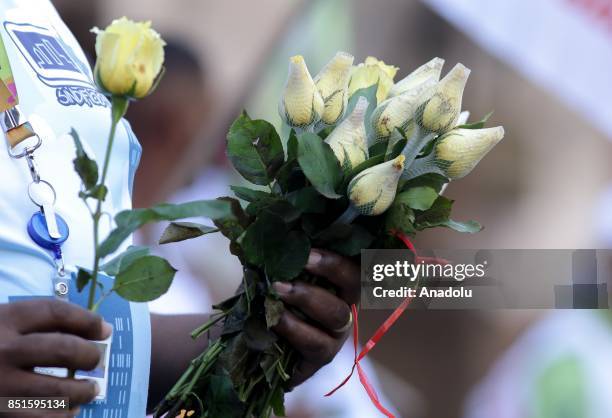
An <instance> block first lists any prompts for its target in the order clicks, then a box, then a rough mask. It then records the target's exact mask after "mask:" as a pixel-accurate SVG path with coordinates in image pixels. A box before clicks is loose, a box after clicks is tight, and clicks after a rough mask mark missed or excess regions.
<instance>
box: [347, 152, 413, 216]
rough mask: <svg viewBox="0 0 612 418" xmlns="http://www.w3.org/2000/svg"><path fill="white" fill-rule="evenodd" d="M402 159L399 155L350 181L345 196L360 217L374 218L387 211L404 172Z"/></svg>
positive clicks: (366, 170) (364, 171)
mask: <svg viewBox="0 0 612 418" xmlns="http://www.w3.org/2000/svg"><path fill="white" fill-rule="evenodd" d="M404 159H405V157H404V156H403V155H399V156H398V157H397V158H395V159H393V160H390V161H387V162H386V163H382V164H378V165H375V166H374V167H370V168H368V169H365V170H363V171H362V172H361V173H359V174H357V175H356V176H355V178H353V180H351V182H350V183H349V185H348V188H347V194H348V197H349V200H350V201H351V203H352V205H353V207H354V208H355V209H356V210H357V211H358V212H359V213H360V214H361V215H367V216H376V215H380V214H381V213H383V212H385V211H386V210H387V209H389V206H391V204H392V203H393V200H394V199H395V194H396V193H397V184H398V182H399V179H400V176H401V175H402V172H403V171H404Z"/></svg>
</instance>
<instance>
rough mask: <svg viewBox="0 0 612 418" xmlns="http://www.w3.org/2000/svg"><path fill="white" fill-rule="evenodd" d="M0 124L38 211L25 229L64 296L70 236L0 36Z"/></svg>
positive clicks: (61, 294) (55, 289) (37, 137)
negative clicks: (48, 256) (49, 262)
mask: <svg viewBox="0 0 612 418" xmlns="http://www.w3.org/2000/svg"><path fill="white" fill-rule="evenodd" d="M0 110H1V111H2V114H1V117H0V126H1V127H2V130H3V131H4V135H5V138H6V140H7V146H8V153H9V155H10V156H11V158H14V159H25V161H26V163H27V165H28V170H29V172H30V176H31V177H32V181H31V182H30V183H29V184H28V187H27V193H28V196H29V198H30V200H31V201H32V203H33V204H34V205H36V206H37V207H38V210H37V211H36V212H35V213H34V214H33V215H32V217H31V218H30V221H29V222H28V225H27V231H28V235H29V236H30V238H32V241H34V242H35V243H36V244H37V245H38V246H39V247H41V248H44V249H46V250H48V251H50V252H51V253H52V256H53V260H54V263H55V266H56V275H55V277H54V279H53V290H54V293H55V295H56V296H57V297H59V298H62V299H67V297H68V282H67V279H66V271H65V268H64V257H63V255H62V244H63V243H64V242H66V240H67V239H68V236H69V235H70V229H69V228H68V224H67V223H66V221H65V220H64V218H62V217H61V216H60V215H59V214H58V213H56V212H55V202H56V200H57V194H56V192H55V188H54V187H53V185H52V184H51V183H50V182H48V181H47V180H44V179H42V178H41V175H40V172H39V171H38V165H37V164H36V159H35V152H36V150H38V149H39V148H40V146H41V145H42V138H41V137H40V136H38V134H36V132H34V129H33V128H32V125H31V124H30V123H29V122H28V121H27V120H26V119H25V118H24V117H23V116H22V115H21V113H20V112H19V96H18V95H17V86H16V84H15V82H14V79H13V73H12V70H11V66H10V62H9V58H8V54H7V52H6V49H5V47H4V42H3V41H2V37H1V36H0Z"/></svg>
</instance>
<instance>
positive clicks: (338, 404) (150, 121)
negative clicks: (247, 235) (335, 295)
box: [128, 40, 389, 418]
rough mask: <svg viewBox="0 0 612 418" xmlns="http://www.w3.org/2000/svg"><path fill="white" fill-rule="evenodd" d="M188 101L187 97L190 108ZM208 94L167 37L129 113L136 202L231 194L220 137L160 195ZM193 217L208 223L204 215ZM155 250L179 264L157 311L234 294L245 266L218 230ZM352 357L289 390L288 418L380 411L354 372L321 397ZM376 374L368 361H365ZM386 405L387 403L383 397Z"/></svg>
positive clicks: (154, 235) (188, 309)
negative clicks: (208, 155)
mask: <svg viewBox="0 0 612 418" xmlns="http://www.w3.org/2000/svg"><path fill="white" fill-rule="evenodd" d="M185 103H189V105H188V106H186V105H185ZM210 103H214V99H213V95H212V93H211V92H210V90H209V89H207V88H206V70H205V68H203V66H202V65H201V64H200V63H199V61H198V59H197V57H196V55H195V54H194V53H193V52H192V50H190V49H189V47H188V46H186V45H185V44H184V43H181V42H179V41H176V40H175V41H173V40H168V41H167V46H166V74H165V77H164V79H163V80H162V82H161V83H160V85H159V88H158V90H157V91H156V92H155V93H154V94H153V95H152V96H151V97H150V98H149V99H148V100H146V101H143V102H142V103H141V106H134V107H133V109H131V111H130V113H129V114H128V117H129V118H130V120H131V123H132V126H133V128H134V131H135V132H136V133H137V134H138V136H139V139H140V141H141V142H142V144H143V148H144V149H145V150H147V151H146V152H145V153H144V155H143V159H142V161H141V164H140V170H139V172H138V174H137V179H136V185H135V189H134V190H135V202H136V204H137V205H149V204H151V203H154V202H159V201H170V202H185V201H190V200H198V199H214V198H216V197H218V196H223V195H228V194H229V191H230V190H229V185H230V184H232V182H235V183H238V182H239V181H240V180H239V179H237V178H235V177H234V176H233V175H232V173H231V171H230V170H229V168H228V166H227V164H226V159H225V156H224V155H223V153H222V149H223V148H222V147H221V145H223V144H222V143H219V141H214V142H213V141H211V144H210V146H214V147H219V152H214V153H213V155H214V158H213V161H211V163H210V164H209V165H208V166H206V167H199V170H200V171H199V172H197V173H194V174H195V179H194V181H193V182H192V183H191V184H189V185H187V186H186V187H184V188H183V189H181V190H177V191H175V192H174V193H173V194H172V195H170V196H163V195H160V191H162V190H164V188H163V187H160V186H161V183H163V182H164V179H165V176H164V173H166V172H169V171H171V170H172V169H173V166H174V165H175V164H181V160H182V158H183V157H184V156H185V153H186V152H187V150H189V148H190V147H189V144H190V143H191V141H202V140H204V141H205V140H206V139H205V138H203V135H204V132H205V129H204V128H205V125H206V117H205V115H206V114H207V113H208V110H209V108H208V107H209V106H210ZM194 221H197V222H202V223H207V224H209V225H210V224H211V223H210V220H207V219H197V220H196V219H194ZM160 235H161V229H159V228H158V229H155V230H149V231H148V233H147V234H146V236H145V235H141V236H140V240H141V241H145V242H146V243H148V244H151V243H155V242H156V241H157V239H158V238H159V236H160ZM158 251H159V252H161V253H163V254H164V256H165V257H168V258H169V260H171V262H172V263H173V265H174V266H175V267H176V268H177V269H178V273H177V275H176V278H175V280H174V283H173V285H172V287H171V290H170V291H169V292H168V293H167V294H166V295H164V296H162V297H161V298H160V299H158V300H156V301H154V302H152V303H151V304H150V307H151V310H152V311H154V312H157V313H164V314H172V313H174V314H176V313H198V312H210V309H211V306H212V304H213V302H214V301H217V300H223V299H225V298H227V297H229V296H231V295H232V294H233V292H234V291H235V290H236V288H237V287H238V285H239V284H240V277H241V276H242V268H241V265H240V263H239V262H238V260H237V259H236V258H235V257H234V256H233V255H231V254H230V253H229V251H228V242H227V240H226V238H225V237H223V236H222V235H220V234H212V235H208V236H206V237H202V239H198V240H191V241H185V242H182V243H177V244H172V245H167V246H163V247H160V248H159V250H158ZM352 361H353V350H352V345H351V344H345V346H344V348H343V349H342V350H341V352H340V354H339V356H338V358H337V359H336V360H335V361H334V362H333V363H332V364H331V365H329V366H328V367H326V368H325V369H324V370H322V371H321V372H320V373H317V374H316V375H315V376H314V377H313V378H312V379H311V380H310V381H308V382H307V383H305V384H304V385H302V386H300V387H298V388H296V389H295V390H294V391H292V392H291V393H289V394H288V395H287V414H288V416H289V417H292V418H318V417H330V418H331V417H345V418H355V417H366V416H368V417H370V416H377V414H379V412H378V411H377V410H376V408H375V407H374V406H373V405H372V404H371V403H370V401H369V399H368V397H367V395H366V393H365V391H364V390H363V388H362V387H361V386H360V385H359V381H358V379H357V378H355V379H353V380H352V381H351V383H349V384H348V385H347V387H345V388H343V389H342V390H340V391H338V392H337V393H336V394H335V395H334V396H332V397H329V398H325V397H323V395H324V394H325V393H326V392H327V391H329V390H330V389H332V388H333V387H334V386H335V385H336V384H337V383H339V382H341V381H342V379H343V378H344V377H345V376H346V374H347V373H348V372H349V371H350V368H351V366H352ZM362 365H363V366H364V368H365V369H366V370H367V371H369V373H370V376H374V372H373V371H372V370H371V366H370V365H369V364H368V362H367V361H364V362H363V363H362ZM383 404H384V405H385V406H386V407H389V403H388V402H387V401H386V400H383Z"/></svg>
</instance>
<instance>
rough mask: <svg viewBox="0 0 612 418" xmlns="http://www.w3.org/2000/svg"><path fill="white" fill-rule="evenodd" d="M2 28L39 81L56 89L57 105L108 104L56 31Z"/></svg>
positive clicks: (17, 25) (14, 26)
mask: <svg viewBox="0 0 612 418" xmlns="http://www.w3.org/2000/svg"><path fill="white" fill-rule="evenodd" d="M4 27H5V29H6V31H7V33H8V34H9V36H10V37H11V40H12V41H13V42H14V43H15V45H16V46H17V49H18V50H19V52H21V54H22V55H23V57H24V58H25V60H26V61H27V63H28V64H29V65H30V67H31V68H32V70H33V71H34V72H35V73H36V75H37V76H38V78H39V79H40V81H42V82H43V83H44V84H45V85H47V86H49V87H51V88H54V89H55V94H56V97H57V101H58V103H60V104H61V105H64V106H74V105H77V106H89V107H93V106H102V107H108V106H109V105H110V104H109V102H108V100H107V99H106V97H104V95H102V94H101V93H100V92H99V91H98V90H97V89H96V87H95V85H94V83H93V80H92V77H91V73H90V70H89V66H88V65H87V64H86V63H84V62H82V61H81V60H80V59H79V58H78V57H77V56H76V54H75V53H74V51H73V50H72V48H71V47H70V46H69V45H67V44H66V43H65V42H64V41H63V40H62V38H61V37H60V36H59V35H58V34H57V33H56V32H55V31H52V30H51V29H49V28H46V27H43V26H36V25H32V24H29V23H16V22H5V23H4Z"/></svg>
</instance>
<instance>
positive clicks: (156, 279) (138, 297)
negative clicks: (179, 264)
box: [113, 255, 176, 302]
mask: <svg viewBox="0 0 612 418" xmlns="http://www.w3.org/2000/svg"><path fill="white" fill-rule="evenodd" d="M175 273H176V270H175V269H174V267H172V266H171V265H170V263H168V261H166V260H164V259H163V258H161V257H157V256H154V255H147V256H144V257H140V258H138V259H136V260H135V261H134V262H132V263H131V264H129V265H128V266H127V267H126V268H125V269H123V270H121V271H120V272H119V274H117V276H116V277H115V284H114V286H113V290H114V291H115V292H117V294H118V295H119V296H121V297H122V298H124V299H127V300H129V301H132V302H149V301H152V300H154V299H157V298H158V297H160V296H161V295H163V294H164V293H166V292H167V291H168V288H169V287H170V284H172V279H173V278H174V274H175Z"/></svg>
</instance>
